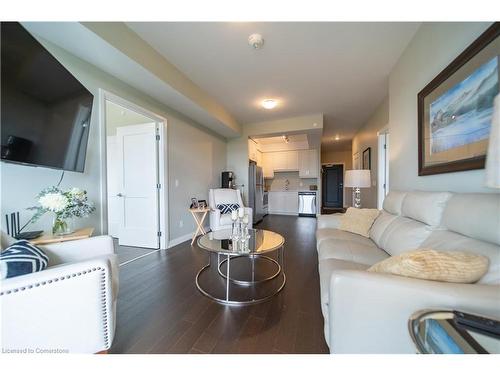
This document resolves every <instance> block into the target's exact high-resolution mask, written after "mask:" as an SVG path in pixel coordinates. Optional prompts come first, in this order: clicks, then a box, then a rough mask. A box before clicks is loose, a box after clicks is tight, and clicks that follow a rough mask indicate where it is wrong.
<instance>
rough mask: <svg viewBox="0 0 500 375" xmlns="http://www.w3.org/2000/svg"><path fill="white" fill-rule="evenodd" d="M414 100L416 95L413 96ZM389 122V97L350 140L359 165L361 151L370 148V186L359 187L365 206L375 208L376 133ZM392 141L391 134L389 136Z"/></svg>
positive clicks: (361, 159) (361, 157)
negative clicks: (357, 154) (357, 156)
mask: <svg viewBox="0 0 500 375" xmlns="http://www.w3.org/2000/svg"><path fill="white" fill-rule="evenodd" d="M415 100H416V96H415ZM388 123H389V98H385V99H384V101H383V102H382V103H381V104H380V105H379V106H378V108H377V109H376V110H375V112H374V113H373V114H372V115H371V117H370V119H369V120H368V121H367V122H366V124H365V125H364V126H363V127H362V128H361V129H360V130H359V131H358V132H357V133H356V135H355V136H354V138H353V140H352V155H354V154H355V153H356V152H357V153H359V160H360V165H361V166H362V164H363V151H364V150H366V149H367V148H368V147H370V148H371V150H370V152H371V163H370V164H371V180H372V186H371V187H369V188H362V189H361V205H362V206H363V207H365V208H377V189H378V187H377V173H378V136H377V133H378V132H379V131H380V130H382V129H384V128H386V127H387V125H388ZM391 141H392V136H391Z"/></svg>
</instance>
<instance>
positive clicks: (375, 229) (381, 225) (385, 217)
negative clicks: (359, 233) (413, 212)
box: [370, 210, 397, 247]
mask: <svg viewBox="0 0 500 375" xmlns="http://www.w3.org/2000/svg"><path fill="white" fill-rule="evenodd" d="M396 218H397V216H396V215H392V214H390V213H388V212H387V211H385V210H382V212H381V213H380V215H378V217H377V219H376V220H375V221H374V223H373V225H372V227H371V229H370V238H371V239H372V240H373V242H375V244H376V245H377V246H378V247H382V245H381V241H380V240H381V238H382V234H384V232H385V230H386V229H387V228H388V227H389V224H391V223H392V221H393V220H394V219H396Z"/></svg>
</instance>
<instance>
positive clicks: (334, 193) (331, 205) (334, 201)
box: [321, 164, 344, 214]
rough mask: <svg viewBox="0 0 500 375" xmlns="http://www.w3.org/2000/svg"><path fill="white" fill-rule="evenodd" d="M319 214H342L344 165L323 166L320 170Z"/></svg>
mask: <svg viewBox="0 0 500 375" xmlns="http://www.w3.org/2000/svg"><path fill="white" fill-rule="evenodd" d="M321 188H322V189H321V191H322V200H321V201H322V204H321V213H325V214H328V213H334V212H344V165H343V164H325V165H323V166H322V168H321Z"/></svg>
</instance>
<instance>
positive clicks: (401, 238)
mask: <svg viewBox="0 0 500 375" xmlns="http://www.w3.org/2000/svg"><path fill="white" fill-rule="evenodd" d="M431 232H432V230H431V227H429V226H428V225H425V224H423V223H421V222H419V221H416V220H412V219H408V218H406V217H401V216H398V217H396V218H395V219H394V220H392V222H391V223H390V224H389V225H388V226H387V229H386V230H385V231H384V233H383V234H382V236H381V238H380V241H379V246H380V248H381V249H383V250H385V251H386V252H387V253H389V254H390V255H399V254H401V253H402V252H404V251H409V250H414V249H418V248H419V247H420V245H421V244H422V242H424V241H425V240H426V239H427V237H429V235H430V234H431Z"/></svg>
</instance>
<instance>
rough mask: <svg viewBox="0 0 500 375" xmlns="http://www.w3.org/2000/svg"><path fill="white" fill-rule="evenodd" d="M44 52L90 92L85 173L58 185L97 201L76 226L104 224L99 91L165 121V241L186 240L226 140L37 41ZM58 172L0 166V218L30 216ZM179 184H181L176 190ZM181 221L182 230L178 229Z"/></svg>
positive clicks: (44, 224)
mask: <svg viewBox="0 0 500 375" xmlns="http://www.w3.org/2000/svg"><path fill="white" fill-rule="evenodd" d="M41 42H42V43H43V44H44V45H45V46H46V48H47V49H48V50H49V51H50V52H51V53H52V54H53V55H54V56H55V57H56V58H57V59H58V60H59V61H60V62H61V63H62V64H63V65H64V66H65V67H66V68H67V69H68V70H69V71H70V72H71V73H72V74H73V75H74V76H75V77H76V78H77V79H78V80H79V81H80V82H82V84H84V85H85V86H86V87H87V89H88V90H90V91H91V92H92V94H94V108H93V113H92V119H91V124H90V135H89V144H88V150H87V159H86V165H85V173H74V172H66V174H65V178H64V181H63V184H62V187H71V186H78V187H81V188H83V189H86V190H87V191H88V194H89V198H90V199H91V200H92V201H94V202H96V203H97V210H96V212H95V213H94V214H93V215H92V216H91V217H90V218H88V219H85V220H82V221H79V223H78V225H79V226H83V225H88V226H94V227H96V229H97V230H96V232H97V233H100V227H101V225H103V221H104V220H105V219H104V218H103V217H102V215H101V214H102V213H101V210H100V207H99V204H100V197H101V187H100V186H101V173H102V165H101V160H102V159H101V154H100V147H101V139H100V128H99V126H100V124H99V116H98V114H99V108H98V107H99V101H98V91H99V88H102V89H104V90H106V91H109V92H112V93H114V94H116V95H118V96H120V97H122V98H124V99H126V100H128V101H131V102H133V103H135V104H137V105H139V106H142V107H143V108H145V109H147V110H150V111H152V112H154V113H156V114H158V115H160V116H162V117H164V118H166V119H167V123H168V125H167V137H168V139H167V150H168V180H169V218H168V219H169V224H170V225H169V228H168V231H169V237H170V239H171V240H172V239H176V238H179V237H182V236H189V234H190V233H192V232H193V231H194V230H195V224H194V222H193V220H192V218H191V215H190V214H189V212H188V211H187V207H189V204H190V200H189V198H190V197H192V196H193V197H198V198H204V199H206V198H207V196H208V189H209V188H210V187H218V186H219V183H220V182H219V178H220V172H221V171H222V170H224V169H225V167H226V141H225V139H223V138H221V137H220V136H218V135H216V134H215V133H213V132H211V131H209V130H207V129H206V128H204V127H203V126H201V125H199V124H196V123H195V122H193V121H192V120H190V119H187V118H186V117H185V116H183V115H181V114H180V113H178V112H176V111H175V110H173V109H171V108H168V107H166V106H165V105H163V104H161V103H159V102H157V101H156V100H154V99H153V98H151V97H149V96H147V95H145V94H144V93H142V92H141V91H138V90H137V89H135V88H133V87H131V86H129V85H127V84H125V83H123V82H122V81H120V80H118V79H116V78H114V77H112V76H110V75H109V74H107V73H105V72H103V71H102V70H100V69H98V68H96V67H95V66H93V65H91V64H88V63H87V62H85V61H83V60H81V59H79V58H77V57H75V56H73V55H71V54H69V53H68V52H66V51H65V50H63V49H61V48H59V47H57V46H55V45H53V44H51V43H49V42H46V41H43V40H42V41H41ZM60 175H61V172H60V171H57V170H53V169H47V168H34V167H26V166H19V165H12V164H6V163H1V177H2V197H1V198H2V199H1V201H2V214H3V213H7V212H11V211H14V210H19V211H21V216H22V220H21V221H24V220H26V219H27V218H28V217H30V216H31V215H30V213H29V212H28V211H26V210H24V209H25V208H26V207H29V206H33V205H35V204H36V201H35V195H36V194H37V193H38V192H39V191H40V190H42V189H43V188H45V187H47V186H52V185H55V184H57V181H58V180H59V177H60ZM175 180H178V182H179V186H175ZM2 217H3V216H2ZM181 220H182V221H183V227H182V228H181V227H180V225H179V222H180V221H181ZM50 225H51V218H50V216H49V215H46V217H44V218H43V219H42V220H41V221H40V222H39V223H37V224H35V225H33V226H32V228H33V229H49V228H50Z"/></svg>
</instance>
